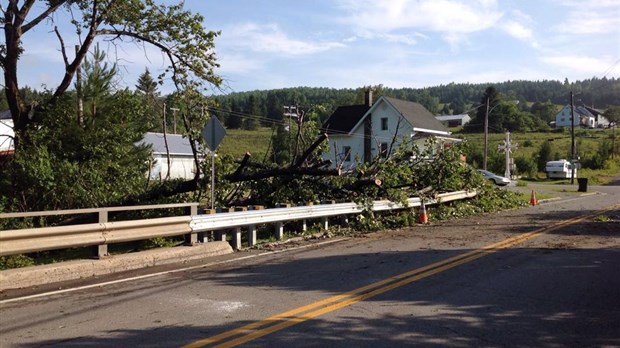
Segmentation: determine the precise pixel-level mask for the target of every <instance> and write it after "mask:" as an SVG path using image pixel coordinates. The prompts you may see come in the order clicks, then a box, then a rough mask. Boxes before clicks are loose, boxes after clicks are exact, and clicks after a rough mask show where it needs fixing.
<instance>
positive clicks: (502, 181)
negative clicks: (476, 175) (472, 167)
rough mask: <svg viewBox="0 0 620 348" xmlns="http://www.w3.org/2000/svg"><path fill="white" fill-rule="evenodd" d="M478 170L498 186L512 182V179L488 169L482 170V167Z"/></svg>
mask: <svg viewBox="0 0 620 348" xmlns="http://www.w3.org/2000/svg"><path fill="white" fill-rule="evenodd" d="M478 171H479V172H480V174H482V176H483V177H484V179H485V180H491V181H493V182H494V183H495V185H498V186H506V185H508V184H510V179H508V178H506V177H503V176H499V175H497V174H493V173H491V172H489V171H488V170H482V169H478Z"/></svg>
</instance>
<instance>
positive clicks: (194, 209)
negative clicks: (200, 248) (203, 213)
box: [183, 205, 204, 245]
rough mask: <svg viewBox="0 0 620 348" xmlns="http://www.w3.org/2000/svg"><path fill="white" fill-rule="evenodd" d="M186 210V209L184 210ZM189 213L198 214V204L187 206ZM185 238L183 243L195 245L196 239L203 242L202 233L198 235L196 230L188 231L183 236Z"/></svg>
mask: <svg viewBox="0 0 620 348" xmlns="http://www.w3.org/2000/svg"><path fill="white" fill-rule="evenodd" d="M185 211H186V212H187V209H186V210H185ZM189 214H190V215H198V206H197V205H192V206H190V207H189ZM183 237H184V239H185V243H184V244H185V245H195V244H198V240H199V239H200V241H201V242H204V234H203V235H202V236H199V235H198V233H196V232H192V233H188V234H186V235H184V236H183Z"/></svg>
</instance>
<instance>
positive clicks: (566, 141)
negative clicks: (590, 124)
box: [218, 127, 620, 184]
mask: <svg viewBox="0 0 620 348" xmlns="http://www.w3.org/2000/svg"><path fill="white" fill-rule="evenodd" d="M454 136H457V137H460V138H464V139H466V140H467V142H468V143H469V144H471V146H472V148H474V149H480V151H482V149H483V147H484V146H483V144H484V136H483V134H481V133H480V134H459V133H456V132H455V134H454ZM270 138H271V128H266V127H262V128H258V129H257V130H253V131H247V130H242V129H229V130H227V131H226V137H225V138H224V140H223V141H222V144H221V145H220V147H219V148H218V153H220V154H223V155H232V156H234V157H235V158H240V157H243V155H244V154H245V153H246V152H250V153H251V154H252V158H253V159H255V160H260V161H262V159H263V158H264V156H265V154H266V153H267V151H268V150H269V146H270V144H269V142H270ZM510 138H511V140H512V142H513V143H517V144H518V145H519V147H518V148H517V149H516V150H515V151H514V152H513V158H519V157H524V158H536V156H537V155H538V152H539V150H540V147H541V145H542V143H543V142H546V141H550V142H551V147H552V153H553V154H554V157H555V158H557V159H560V158H566V159H568V158H570V149H571V134H570V131H569V130H564V131H555V132H547V133H511V135H510ZM611 138H612V130H611V129H576V130H575V144H576V147H577V152H578V153H579V155H580V156H581V157H582V158H589V157H591V156H592V155H594V154H595V153H597V152H598V151H599V146H600V144H601V143H603V142H604V141H607V142H608V143H611ZM618 138H620V137H618ZM504 139H505V134H503V133H502V134H499V133H491V134H489V156H498V155H499V153H498V151H497V145H499V144H501V143H502V142H503V140H504ZM619 146H620V139H617V140H616V147H619ZM502 156H503V155H502ZM618 157H620V154H616V158H618ZM616 163H617V164H618V166H615V167H613V168H609V169H600V170H592V169H580V170H579V171H578V177H585V178H589V179H590V182H591V183H592V184H600V183H605V182H608V181H609V180H610V179H613V178H615V177H619V176H620V169H619V168H620V160H617V161H616ZM500 174H501V173H500ZM539 178H540V179H543V178H544V173H539Z"/></svg>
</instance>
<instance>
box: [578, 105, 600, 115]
mask: <svg viewBox="0 0 620 348" xmlns="http://www.w3.org/2000/svg"><path fill="white" fill-rule="evenodd" d="M583 107H584V108H585V109H586V110H588V111H589V112H590V113H591V114H592V115H594V116H599V115H602V114H603V113H604V112H603V111H601V110H598V109H595V108H591V107H589V106H586V105H584V106H583Z"/></svg>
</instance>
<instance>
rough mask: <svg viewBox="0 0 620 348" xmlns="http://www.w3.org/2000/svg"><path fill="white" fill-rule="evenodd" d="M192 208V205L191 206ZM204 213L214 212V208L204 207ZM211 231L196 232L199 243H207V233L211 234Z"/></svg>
mask: <svg viewBox="0 0 620 348" xmlns="http://www.w3.org/2000/svg"><path fill="white" fill-rule="evenodd" d="M192 208H194V207H192ZM204 213H205V214H207V215H208V214H215V209H205V210H204ZM211 233H212V231H208V232H198V242H200V243H207V242H208V241H209V234H211Z"/></svg>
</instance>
